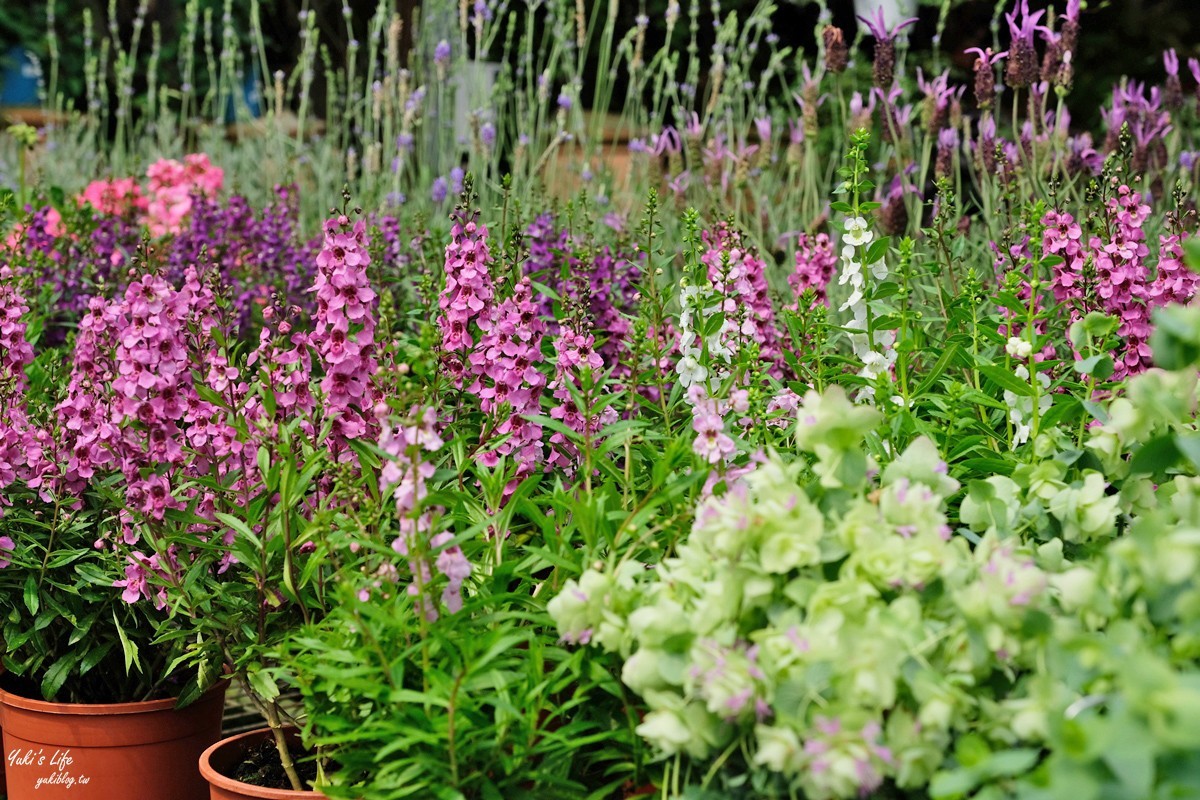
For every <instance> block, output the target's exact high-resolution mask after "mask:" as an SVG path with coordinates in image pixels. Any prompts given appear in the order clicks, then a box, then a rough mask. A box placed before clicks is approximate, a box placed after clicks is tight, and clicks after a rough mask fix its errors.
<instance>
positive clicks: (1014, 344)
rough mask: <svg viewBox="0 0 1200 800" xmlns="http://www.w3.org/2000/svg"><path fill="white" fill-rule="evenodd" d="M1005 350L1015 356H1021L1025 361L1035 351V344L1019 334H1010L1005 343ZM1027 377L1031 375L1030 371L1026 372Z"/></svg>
mask: <svg viewBox="0 0 1200 800" xmlns="http://www.w3.org/2000/svg"><path fill="white" fill-rule="evenodd" d="M1004 352H1006V353H1008V354H1009V355H1010V356H1012V357H1013V358H1019V359H1021V360H1022V361H1024V360H1025V359H1027V358H1029V356H1030V354H1031V353H1032V352H1033V344H1031V343H1030V342H1027V341H1025V340H1024V339H1021V338H1019V337H1017V336H1010V337H1008V342H1007V343H1006V344H1005V345H1004ZM1025 377H1026V378H1028V377H1029V374H1028V372H1027V373H1026V374H1025Z"/></svg>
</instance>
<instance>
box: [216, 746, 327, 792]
mask: <svg viewBox="0 0 1200 800" xmlns="http://www.w3.org/2000/svg"><path fill="white" fill-rule="evenodd" d="M288 752H289V753H291V755H292V763H293V764H295V765H296V773H297V774H298V775H299V776H300V781H301V783H302V784H303V785H304V786H308V785H309V784H310V783H311V782H312V781H315V780H316V779H317V764H316V762H315V761H312V760H311V759H310V758H309V755H310V754H308V753H305V752H304V751H303V750H300V749H297V748H295V747H289V748H288ZM227 777H230V778H233V779H234V780H235V781H239V782H240V783H248V784H250V785H251V786H262V787H265V788H268V789H291V788H292V784H291V782H290V781H289V780H288V776H287V773H286V772H284V770H283V763H282V762H281V761H280V760H279V750H278V749H277V748H276V747H275V741H274V740H273V739H265V740H263V741H261V742H259V743H258V744H256V745H254V746H252V747H250V748H249V749H248V750H247V751H246V753H245V756H244V757H243V759H242V761H241V763H240V764H238V765H237V766H236V768H235V769H234V770H233V774H231V775H228V776H227Z"/></svg>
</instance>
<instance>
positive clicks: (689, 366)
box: [675, 355, 708, 389]
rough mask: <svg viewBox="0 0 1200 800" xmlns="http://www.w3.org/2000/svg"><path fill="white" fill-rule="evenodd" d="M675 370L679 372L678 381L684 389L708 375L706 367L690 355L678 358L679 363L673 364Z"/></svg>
mask: <svg viewBox="0 0 1200 800" xmlns="http://www.w3.org/2000/svg"><path fill="white" fill-rule="evenodd" d="M675 371H676V372H678V373H679V382H680V383H681V384H682V385H683V387H684V388H685V389H686V388H687V387H689V386H691V385H692V384H693V383H699V382H701V381H703V380H704V379H705V378H707V377H708V368H707V367H705V366H704V365H703V364H701V363H700V362H699V361H698V360H697V359H696V358H695V357H694V356H691V355H686V356H684V357H683V358H681V359H679V363H678V364H677V365H676V366H675Z"/></svg>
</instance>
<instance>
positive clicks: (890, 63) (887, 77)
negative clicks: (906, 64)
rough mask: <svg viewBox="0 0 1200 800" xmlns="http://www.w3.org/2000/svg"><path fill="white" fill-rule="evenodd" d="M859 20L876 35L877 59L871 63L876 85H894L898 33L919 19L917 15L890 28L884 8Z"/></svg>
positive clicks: (886, 86)
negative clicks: (870, 16)
mask: <svg viewBox="0 0 1200 800" xmlns="http://www.w3.org/2000/svg"><path fill="white" fill-rule="evenodd" d="M858 19H859V21H861V22H862V23H863V24H864V25H866V26H867V30H869V31H870V32H871V35H872V36H874V37H875V60H874V62H873V63H872V65H871V72H872V76H873V77H874V79H875V86H877V87H878V88H880V89H887V88H889V87H890V86H891V85H892V81H893V79H894V78H895V72H896V35H897V34H898V33H900V31H902V30H904V29H905V28H907V27H908V26H910V25H912V24H914V23H915V22H916V21H917V18H916V17H909V18H908V19H905V20H901V21H900V22H898V23H896V26H895V27H893V28H888V26H887V19H886V17H884V15H883V8H882V7H880V8H877V9H876V10H875V17H874V19H871V18H868V17H862V16H860V17H859V18H858Z"/></svg>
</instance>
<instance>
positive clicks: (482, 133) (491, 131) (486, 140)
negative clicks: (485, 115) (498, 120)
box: [479, 122, 496, 150]
mask: <svg viewBox="0 0 1200 800" xmlns="http://www.w3.org/2000/svg"><path fill="white" fill-rule="evenodd" d="M479 140H480V141H481V142H483V146H484V147H486V148H488V149H489V150H490V149H491V147H492V145H494V144H495V143H496V126H495V125H493V124H492V123H490V122H485V123H483V124H482V125H480V126H479Z"/></svg>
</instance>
